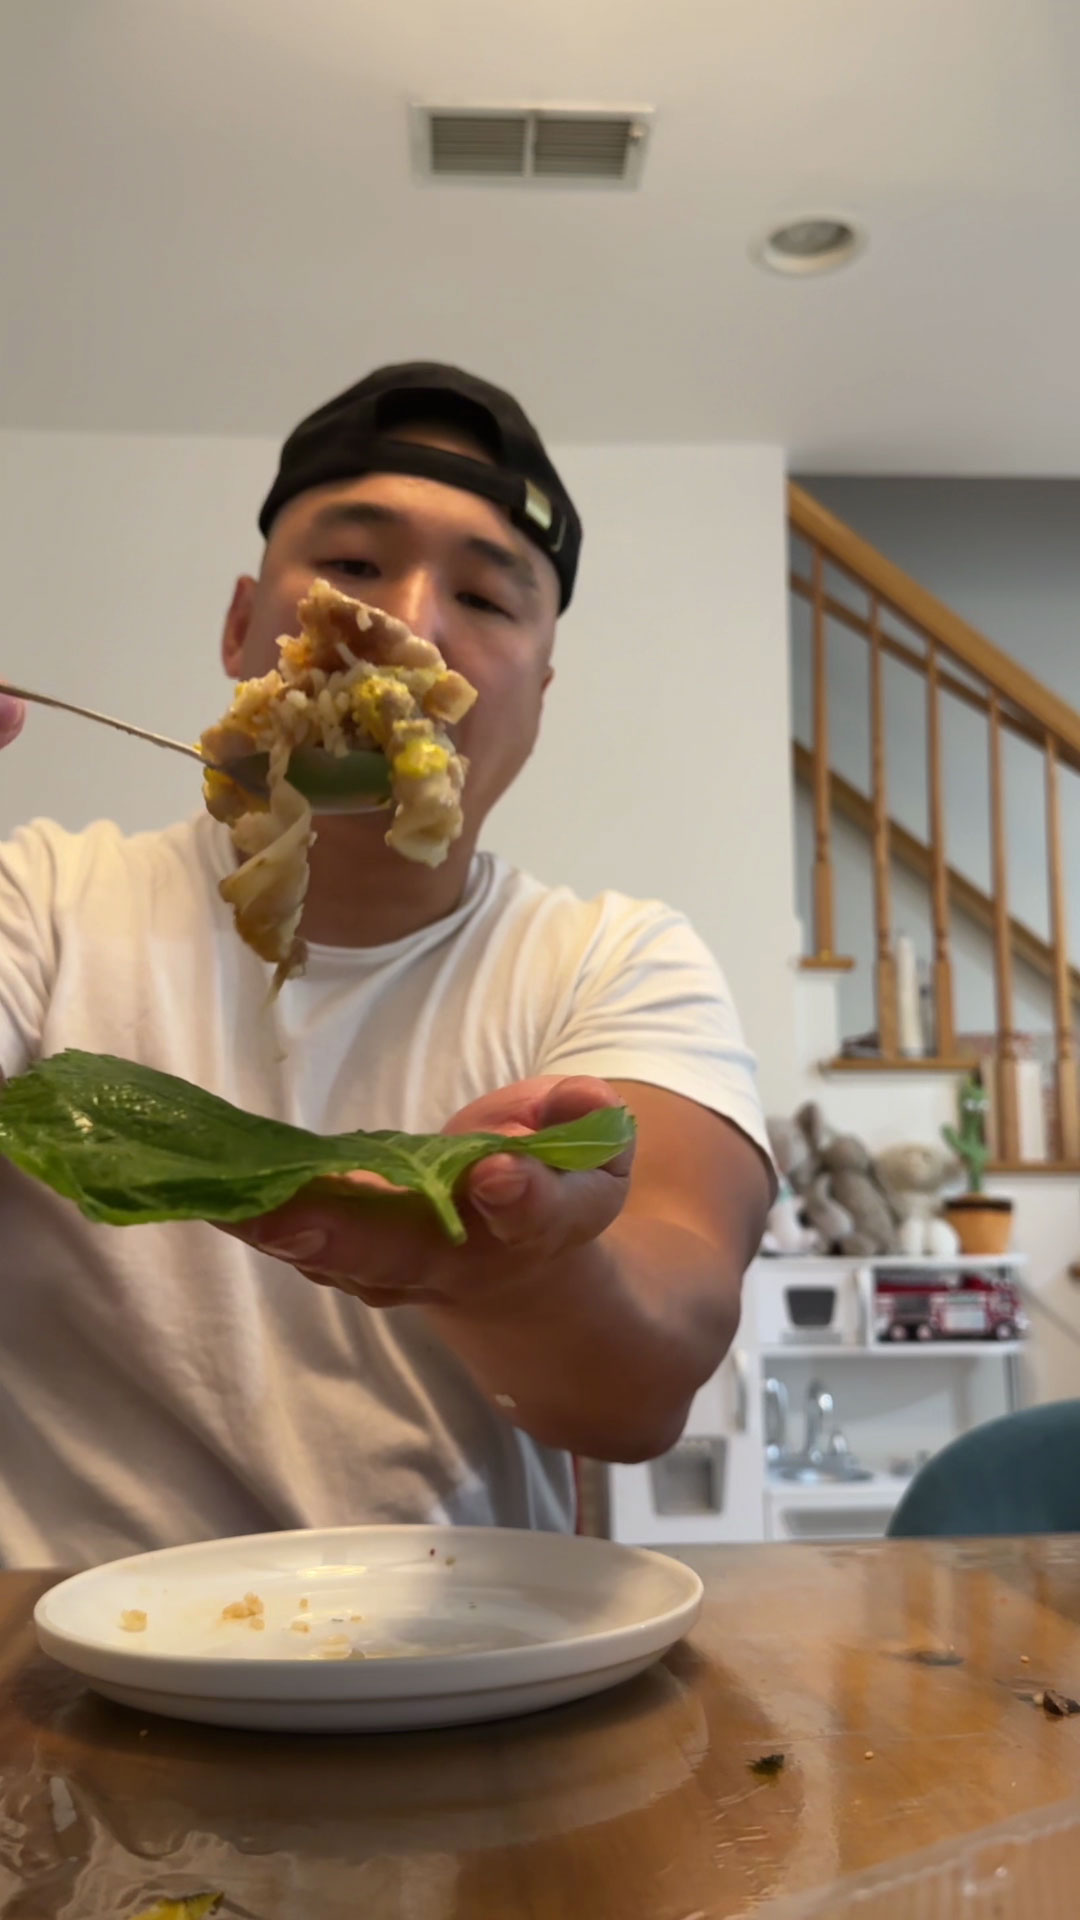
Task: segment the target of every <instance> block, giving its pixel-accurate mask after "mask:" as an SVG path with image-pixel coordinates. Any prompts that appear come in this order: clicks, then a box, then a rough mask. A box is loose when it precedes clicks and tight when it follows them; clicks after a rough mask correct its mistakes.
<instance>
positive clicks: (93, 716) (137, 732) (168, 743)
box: [0, 680, 208, 766]
mask: <svg viewBox="0 0 1080 1920" xmlns="http://www.w3.org/2000/svg"><path fill="white" fill-rule="evenodd" d="M0 693H9V694H13V695H14V697H15V699H16V700H32V701H34V702H35V704H36V705H37V706H40V707H58V708H59V709H60V711H61V713H77V714H78V715H79V717H80V719H82V720H96V721H97V722H98V724H99V725H100V726H103V727H115V728H116V729H117V731H118V732H119V733H131V734H134V736H135V738H136V740H149V741H150V744H151V746H155V747H168V748H169V750H170V752H172V753H184V754H186V755H187V757H188V759H189V760H198V761H199V762H200V763H201V764H202V765H203V766H206V765H207V764H208V763H207V761H206V760H205V759H204V758H203V755H202V754H201V753H200V752H199V749H198V747H192V746H189V745H188V743H187V741H186V740H170V739H169V738H168V737H167V735H166V734H164V733H150V732H148V731H147V729H146V728H145V727H133V726H132V724H131V722H130V721H129V720H117V719H115V718H114V717H113V715H112V714H111V713H95V712H94V710H93V708H92V707H77V706H76V705H75V704H74V702H73V701H71V700H58V699H57V698H56V696H55V694H51V693H31V692H30V689H29V688H28V687H13V686H12V684H11V682H10V681H9V680H0Z"/></svg>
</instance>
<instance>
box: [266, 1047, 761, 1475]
mask: <svg viewBox="0 0 1080 1920" xmlns="http://www.w3.org/2000/svg"><path fill="white" fill-rule="evenodd" d="M621 1105H626V1106H629V1107H630V1109H631V1111H632V1112H633V1114H634V1117H635V1119H636V1121H637V1126H638V1136H637V1141H636V1143H635V1146H634V1147H632V1148H630V1149H628V1150H627V1151H626V1152H625V1153H623V1154H621V1155H620V1156H619V1158H618V1159H617V1160H614V1161H613V1162H612V1163H611V1165H610V1166H608V1167H604V1168H601V1169H600V1170H599V1171H598V1172H595V1173H557V1172H555V1171H554V1170H553V1169H552V1168H550V1167H545V1166H542V1165H541V1164H540V1163H539V1162H538V1161H534V1160H529V1159H527V1158H525V1157H522V1158H517V1157H515V1156H512V1155H510V1154H496V1155H493V1156H492V1158H490V1159H488V1160H484V1161H481V1162H479V1163H478V1164H477V1165H476V1166H474V1167H473V1168H472V1169H471V1170H470V1172H469V1174H468V1175H467V1177H466V1180H465V1181H464V1183H463V1190H462V1192H461V1194H460V1196H459V1204H460V1206H461V1211H462V1214H463V1217H464V1219H465V1222H466V1226H467V1228H468V1239H467V1241H466V1243H465V1245H464V1246H460V1247H455V1246H452V1245H451V1244H450V1242H449V1241H448V1240H447V1239H446V1237H445V1235H444V1233H443V1231H442V1228H441V1227H440V1226H439V1225H438V1223H437V1222H436V1221H435V1220H434V1219H433V1217H432V1215H431V1212H430V1210H429V1208H428V1207H427V1205H426V1203H425V1202H423V1201H420V1200H417V1199H416V1198H415V1196H412V1195H409V1196H403V1195H401V1194H400V1193H394V1194H391V1193H388V1190H387V1188H386V1186H385V1184H384V1183H383V1182H381V1181H379V1180H376V1179H375V1178H373V1177H372V1176H371V1175H356V1176H354V1177H353V1181H352V1182H351V1189H352V1192H351V1195H350V1197H349V1198H348V1199H345V1200H342V1199H339V1198H337V1197H336V1196H334V1195H332V1194H331V1195H330V1196H328V1197H325V1198H324V1196H323V1194H322V1193H321V1192H313V1191H312V1190H310V1189H309V1190H308V1192H307V1193H306V1194H302V1195H300V1196H298V1197H297V1198H296V1199H295V1200H293V1201H291V1202H290V1204H289V1205H288V1206H287V1207H282V1208H281V1209H280V1210H279V1211H278V1212H277V1213H273V1214H269V1215H267V1216H266V1217H265V1218H263V1219H261V1220H252V1221H248V1222H246V1223H244V1224H243V1225H242V1226H240V1227H232V1228H229V1229H228V1231H230V1232H232V1233H237V1234H239V1235H240V1237H241V1238H242V1239H244V1240H247V1241H249V1242H250V1243H251V1245H253V1246H255V1247H258V1248H260V1249H261V1250H262V1251H263V1252H265V1253H271V1254H275V1255H276V1256H277V1257H278V1258H279V1259H282V1260H288V1261H291V1263H292V1264H293V1265H294V1266H295V1267H297V1268H299V1270H300V1272H301V1273H303V1274H305V1275H306V1276H307V1277H308V1279H309V1280H313V1281H315V1282H317V1283H318V1284H319V1285H321V1286H330V1287H337V1288H339V1289H340V1290H341V1291H342V1292H344V1293H349V1294H353V1295H355V1296H356V1297H357V1298H359V1299H360V1300H363V1301H365V1302H366V1303H367V1304H368V1305H369V1306H374V1307H398V1306H418V1307H420V1308H421V1309H422V1310H423V1312H424V1314H425V1316H426V1317H427V1318H428V1320H429V1321H430V1322H431V1324H432V1326H433V1328H434V1329H435V1331H436V1332H437V1333H438V1335H439V1336H440V1338H441V1339H442V1340H444V1341H445V1343H446V1345H447V1346H448V1347H450V1348H451V1350H452V1351H453V1352H454V1353H455V1354H456V1355H457V1357H458V1359H459V1360H460V1361H461V1362H462V1364H463V1365H464V1366H465V1367H467V1368H468V1370H469V1372H470V1374H471V1375H472V1377H473V1379H474V1381H475V1382H476V1384H477V1386H478V1387H479V1389H480V1391H481V1392H482V1393H483V1394H485V1395H486V1396H487V1398H488V1399H489V1400H490V1401H491V1402H492V1403H493V1404H494V1405H496V1406H498V1407H499V1409H500V1410H501V1411H502V1412H503V1413H504V1414H505V1416H506V1417H507V1418H508V1419H509V1420H512V1421H513V1422H514V1423H515V1424H516V1425H518V1426H520V1427H523V1428H524V1429H525V1430H526V1432H528V1433H530V1434H531V1435H532V1436H533V1438H534V1439H536V1440H539V1441H541V1442H543V1443H544V1444H546V1445H548V1446H552V1447H563V1448H566V1449H567V1450H568V1451H570V1452H573V1453H579V1454H584V1455H588V1456H591V1457H592V1458H593V1459H598V1460H641V1459H647V1458H650V1457H652V1456H654V1455H656V1454H658V1453H662V1452H664V1451H665V1449H666V1448H668V1447H670V1446H672V1445H674V1442H675V1440H676V1439H677V1438H678V1435H679V1433H680V1432H681V1430H682V1427H683V1424H684V1422H685V1419H686V1414H687V1411H688V1409H689V1406H690V1403H691V1401H692V1399H693V1396H694V1393H695V1392H696V1390H697V1388H698V1387H699V1386H701V1385H702V1384H703V1382H704V1381H705V1380H707V1379H708V1378H709V1376H710V1375H711V1374H712V1373H714V1372H715V1370H716V1368H717V1367H718V1366H719V1364H720V1361H721V1360H722V1359H723V1356H724V1354H725V1352H726V1350H727V1347H728V1345H729V1343H730V1341H731V1339H732V1336H733V1335H734V1332H735V1328H736V1325H737V1323H738V1318H739V1286H740V1281H741V1279H742V1275H743V1272H744V1271H745V1268H746V1266H747V1264H748V1263H749V1261H750V1259H751V1258H752V1256H753V1254H754V1252H755V1251H756V1248H757V1246H758V1245H759V1243H760V1240H761V1233H762V1228H763V1226H764V1223H765V1215H766V1212H767V1210H768V1207H769V1204H770V1199H771V1188H770V1179H769V1175H768V1173H767V1171H766V1163H765V1160H764V1158H763V1156H762V1154H761V1153H760V1152H759V1150H758V1149H757V1148H756V1147H754V1146H753V1145H752V1144H751V1142H750V1141H749V1140H748V1139H747V1138H746V1136H745V1134H743V1133H741V1132H740V1131H739V1130H738V1129H737V1128H736V1127H734V1126H733V1125H732V1124H731V1123H730V1122H729V1121H727V1120H724V1119H722V1118H721V1117H720V1116H719V1115H718V1114H716V1113H712V1112H710V1111H709V1110H708V1109H707V1108H705V1107H701V1106H699V1105H698V1104H697V1103H696V1102H695V1101H693V1100H688V1099H685V1098H684V1097H682V1096H681V1095H679V1094H674V1093H670V1092H668V1091H666V1090H665V1089H663V1088H660V1087H654V1086H649V1085H645V1084H643V1083H640V1082H619V1083H617V1084H616V1085H615V1086H609V1085H608V1083H607V1082H606V1081H604V1080H594V1079H586V1078H576V1079H565V1080H558V1079H538V1080H525V1081H522V1082H520V1084H519V1085H517V1086H513V1087H503V1088H502V1089H501V1090H500V1091H498V1092H497V1093H491V1094H487V1095H485V1096H484V1098H483V1099H482V1100H477V1101H474V1102H473V1104H472V1105H471V1106H469V1107H465V1108H464V1109H463V1110H462V1112H461V1113H458V1114H455V1116H454V1118H453V1120H452V1121H451V1122H450V1123H449V1126H448V1128H447V1131H448V1132H472V1131H473V1130H476V1129H483V1130H485V1131H490V1132H496V1133H521V1132H533V1131H535V1130H537V1129H539V1128H541V1127H548V1126H554V1125H556V1124H558V1123H559V1122H560V1121H565V1120H576V1119H578V1118H580V1117H581V1115H583V1114H586V1113H592V1112H595V1111H596V1109H597V1108H598V1107H611V1106H621Z"/></svg>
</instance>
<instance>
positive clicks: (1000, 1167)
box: [986, 1160, 1080, 1198]
mask: <svg viewBox="0 0 1080 1920" xmlns="http://www.w3.org/2000/svg"><path fill="white" fill-rule="evenodd" d="M986 1173H987V1178H988V1179H991V1180H992V1179H994V1178H995V1177H996V1176H997V1175H998V1174H1007V1175H1009V1176H1010V1177H1015V1176H1016V1175H1017V1174H1025V1173H1028V1174H1030V1173H1054V1174H1059V1175H1060V1174H1066V1175H1071V1176H1072V1178H1073V1179H1074V1180H1080V1162H1078V1161H1076V1160H991V1161H990V1164H989V1165H988V1167H987V1169H986ZM990 1197H991V1198H993V1195H991V1196H990Z"/></svg>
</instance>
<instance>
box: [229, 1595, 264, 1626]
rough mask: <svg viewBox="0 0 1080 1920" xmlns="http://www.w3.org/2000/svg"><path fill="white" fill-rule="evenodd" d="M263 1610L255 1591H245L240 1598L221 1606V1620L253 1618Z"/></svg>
mask: <svg viewBox="0 0 1080 1920" xmlns="http://www.w3.org/2000/svg"><path fill="white" fill-rule="evenodd" d="M265 1611H266V1609H265V1607H264V1606H263V1603H262V1601H261V1600H260V1598H259V1596H258V1594H257V1593H245V1595H244V1597H243V1599H242V1600H233V1601H232V1602H231V1603H230V1605H229V1606H227V1607H222V1609H221V1617H222V1619H223V1620H253V1619H255V1618H256V1617H257V1616H258V1615H259V1614H261V1613H265Z"/></svg>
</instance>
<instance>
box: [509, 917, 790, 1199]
mask: <svg viewBox="0 0 1080 1920" xmlns="http://www.w3.org/2000/svg"><path fill="white" fill-rule="evenodd" d="M621 907H622V910H621V911H620V910H618V909H617V908H616V907H615V906H614V905H613V904H611V900H610V896H609V899H608V900H607V901H606V902H605V912H604V919H603V924H602V928H601V931H600V933H599V934H598V936H597V938H596V939H595V940H594V941H593V943H592V945H591V948H590V951H589V954H588V956H587V958H586V960H585V963H584V965H583V967H582V969H581V971H580V973H579V976H578V980H577V984H576V988H575V991H574V994H573V996H572V999H571V1002H570V1005H569V1006H568V1007H567V1009H566V1015H565V1018H564V1020H563V1021H562V1023H561V1024H560V1026H559V1028H558V1030H557V1031H556V1032H553V1033H551V1034H550V1035H549V1037H548V1042H547V1045H546V1046H545V1049H544V1053H543V1059H542V1064H541V1066H540V1069H539V1070H540V1071H541V1072H542V1073H559V1074H571V1073H574V1074H576V1073H587V1074H596V1075H597V1076H598V1077H599V1078H600V1079H603V1080H640V1081H644V1082H645V1083H646V1084H648V1085H650V1086H655V1087H665V1088H667V1089H668V1090H669V1091H670V1092H671V1093H678V1094H681V1095H682V1096H683V1097H684V1098H685V1099H687V1100H695V1101H697V1103H698V1104H699V1105H700V1106H703V1107H708V1108H710V1109H711V1111H712V1112H714V1113H718V1114H721V1115H722V1116H723V1117H724V1118H725V1119H727V1120H730V1121H731V1122H732V1123H733V1124H734V1125H735V1126H736V1127H738V1128H739V1129H740V1131H741V1132H742V1133H744V1134H746V1135H747V1137H748V1138H749V1139H750V1140H752V1141H753V1143H754V1145H755V1146H756V1147H758V1148H759V1149H760V1151H761V1153H762V1154H763V1155H764V1157H765V1159H766V1161H767V1162H768V1165H769V1167H770V1169H771V1167H772V1156H771V1153H770V1150H769V1142H768V1136H767V1134H766V1131H765V1117H764V1113H763V1111H762V1106H761V1100H760V1097H759V1094H758V1089H757V1064H756V1061H755V1059H754V1055H753V1054H752V1052H751V1051H750V1048H749V1047H748V1046H747V1043H746V1040H745V1038H744V1035H743V1031H742V1027H741V1024H740V1021H739V1016H738V1014H737V1012H736V1010H735V1004H734V1002H733V1000H732V997H731V992H730V990H729V988H728V985H727V981H726V980H725V978H724V975H723V973H722V972H721V970H720V967H719V966H718V965H717V963H716V961H715V959H714V958H713V956H712V954H711V953H710V952H709V949H708V948H707V947H706V945H705V943H704V941H703V940H701V939H700V938H699V936H698V935H697V934H696V933H695V932H694V929H693V927H692V926H691V925H690V923H689V921H688V920H686V919H685V917H684V916H683V915H682V914H680V913H677V912H675V911H674V909H672V908H667V907H663V906H660V905H650V904H640V905H639V904H638V903H631V902H629V901H626V902H622V903H621Z"/></svg>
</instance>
